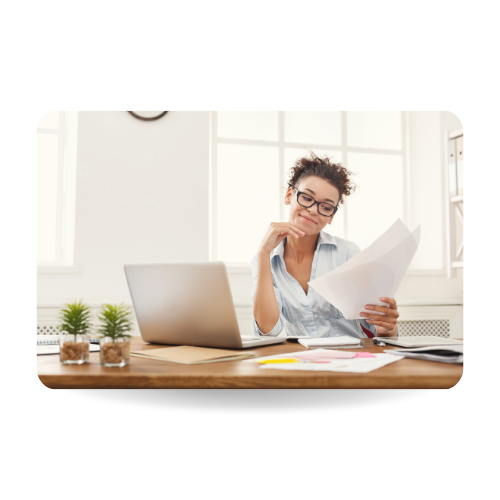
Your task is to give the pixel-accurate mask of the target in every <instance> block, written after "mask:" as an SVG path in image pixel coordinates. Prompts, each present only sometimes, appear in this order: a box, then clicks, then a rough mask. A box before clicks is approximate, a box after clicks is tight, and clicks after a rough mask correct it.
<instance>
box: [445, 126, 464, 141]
mask: <svg viewBox="0 0 500 500" xmlns="http://www.w3.org/2000/svg"><path fill="white" fill-rule="evenodd" d="M462 135H464V129H463V128H461V129H458V130H454V131H453V132H450V133H449V134H448V138H449V139H456V138H457V137H460V136H462Z"/></svg>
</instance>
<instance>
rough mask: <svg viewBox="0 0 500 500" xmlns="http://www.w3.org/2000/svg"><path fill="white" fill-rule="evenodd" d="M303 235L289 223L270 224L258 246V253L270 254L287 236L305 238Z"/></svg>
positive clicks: (302, 232)
mask: <svg viewBox="0 0 500 500" xmlns="http://www.w3.org/2000/svg"><path fill="white" fill-rule="evenodd" d="M305 234H306V233H304V231H301V230H300V229H299V228H298V227H297V226H294V225H293V224H292V223H291V222H271V224H270V226H269V229H268V230H267V232H266V234H265V235H264V238H263V239H262V243H261V244H260V247H259V253H260V252H266V253H271V252H272V251H273V250H274V249H275V248H276V247H277V246H278V245H279V244H280V243H281V242H282V241H283V240H284V239H285V238H286V237H287V236H289V235H290V236H293V237H295V238H301V237H302V236H305Z"/></svg>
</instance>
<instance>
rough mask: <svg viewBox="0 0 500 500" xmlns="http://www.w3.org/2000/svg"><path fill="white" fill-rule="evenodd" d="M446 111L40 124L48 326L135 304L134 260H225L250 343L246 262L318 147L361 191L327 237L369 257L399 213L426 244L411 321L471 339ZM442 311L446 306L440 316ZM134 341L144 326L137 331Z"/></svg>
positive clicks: (412, 290) (412, 287)
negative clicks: (452, 228) (455, 265)
mask: <svg viewBox="0 0 500 500" xmlns="http://www.w3.org/2000/svg"><path fill="white" fill-rule="evenodd" d="M459 128H461V123H460V121H459V119H458V118H457V117H456V116H455V115H454V114H452V113H450V112H446V111H409V112H407V111H350V112H345V111H315V112H308V111H284V112H278V111H247V112H232V111H224V112H209V111H170V112H169V113H167V115H166V116H164V117H163V118H161V119H159V120H157V121H153V122H144V121H140V120H137V119H136V118H134V117H132V116H131V115H130V114H129V113H127V112H125V111H109V112H104V111H82V112H57V111H53V112H49V113H47V114H45V115H44V116H43V117H42V118H41V119H40V122H39V124H38V134H37V137H38V157H37V158H38V163H37V165H38V176H37V179H38V198H37V200H38V201H37V203H38V255H39V257H38V258H39V264H38V317H39V325H55V324H56V323H57V319H56V316H57V312H58V310H59V309H60V307H61V306H62V304H63V303H64V302H67V301H70V300H74V299H77V298H78V299H82V300H85V301H86V302H88V303H89V304H90V305H91V306H92V307H93V309H95V310H97V308H98V307H99V306H100V304H101V303H103V302H106V303H109V302H114V303H118V302H126V303H128V304H130V295H129V291H128V287H127V284H126V280H125V274H124V271H123V265H124V264H130V263H147V262H192V261H201V262H203V261H208V260H222V261H224V262H225V263H226V265H227V268H228V273H229V278H230V284H231V289H232V294H233V299H234V302H235V305H236V308H237V314H238V320H239V324H240V329H241V331H242V333H243V334H247V335H252V334H253V329H252V327H251V297H252V286H253V285H252V280H251V274H250V272H251V269H250V261H251V259H252V256H253V255H254V254H255V253H256V252H257V249H258V247H259V244H260V242H261V240H262V237H263V235H264V233H265V231H266V229H267V227H268V226H269V224H270V223H271V222H273V221H279V220H288V210H287V207H285V205H284V204H283V197H284V194H285V190H286V183H287V181H288V178H289V170H290V168H291V166H292V165H293V164H294V162H295V160H296V159H297V158H299V157H301V156H303V155H305V154H307V151H308V150H309V149H310V150H312V151H314V152H315V153H316V154H319V155H325V154H327V155H330V157H331V158H332V159H333V160H334V161H340V162H342V163H343V164H344V165H345V166H346V167H347V168H348V169H349V170H351V171H352V172H353V173H354V174H355V175H354V178H353V180H354V182H355V183H356V184H357V186H358V189H357V190H356V191H355V193H354V194H353V195H351V196H350V197H347V198H346V202H345V204H343V205H341V207H340V210H339V212H338V213H337V214H336V216H335V218H334V222H333V224H332V225H331V226H327V228H326V231H328V232H330V233H332V234H334V235H337V236H339V237H341V238H346V239H348V240H351V241H354V242H355V243H357V244H358V245H359V246H360V247H361V248H362V249H363V248H366V247H367V246H368V245H369V244H370V243H371V242H373V241H374V240H375V239H376V238H377V237H378V236H380V235H381V234H382V233H383V232H384V231H386V230H387V229H388V228H389V227H390V226H391V225H392V224H393V223H394V221H395V220H396V219H397V218H398V217H399V218H401V219H402V220H403V221H404V222H405V223H406V225H407V226H408V227H409V228H410V229H411V230H413V229H415V227H416V226H417V225H419V224H421V232H422V236H421V243H420V247H419V249H418V251H417V253H416V255H415V258H414V259H413V262H412V264H411V266H410V269H409V270H408V273H407V276H406V277H405V279H404V280H403V283H402V284H401V287H400V289H399V290H398V292H397V294H396V299H397V300H398V304H399V305H400V306H401V311H400V312H401V319H402V320H403V319H406V320H418V319H421V320H427V319H433V318H436V317H438V318H448V319H449V320H450V325H451V330H452V331H451V335H452V336H455V337H460V336H462V335H463V330H462V323H461V321H462V319H461V318H462V295H463V293H462V291H463V279H462V269H459V270H457V271H454V272H453V274H449V273H448V271H447V255H446V248H447V246H446V243H447V242H446V238H447V234H446V224H447V220H446V203H448V199H449V196H448V192H447V187H446V182H445V172H446V169H447V158H446V144H447V140H446V137H447V134H448V133H449V132H451V131H453V130H456V129H459ZM443 308H444V309H443ZM135 332H136V333H138V330H137V327H136V330H135Z"/></svg>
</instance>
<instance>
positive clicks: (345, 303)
mask: <svg viewBox="0 0 500 500" xmlns="http://www.w3.org/2000/svg"><path fill="white" fill-rule="evenodd" d="M419 241H420V226H418V227H417V229H415V231H413V233H410V231H409V230H408V228H407V227H406V226H405V224H404V223H403V222H402V221H401V220H400V219H398V220H397V221H396V222H395V223H394V224H393V225H392V226H391V227H390V228H389V229H388V230H387V231H386V232H385V233H384V234H383V235H382V236H380V238H378V239H377V240H375V241H374V242H373V243H372V244H371V245H370V246H369V247H368V248H366V249H365V250H363V251H362V252H360V253H358V254H357V255H355V256H354V257H353V258H352V259H350V260H348V261H347V262H346V263H345V264H342V265H341V266H340V267H337V269H334V270H333V271H331V272H329V273H327V274H325V275H323V276H321V277H320V278H317V279H315V280H313V281H310V282H309V285H310V286H311V287H312V288H313V289H314V290H315V291H317V292H318V293H319V294H320V295H321V296H322V297H324V298H325V299H326V300H327V301H328V302H330V304H332V305H334V306H335V307H336V308H337V309H338V310H339V311H340V312H341V313H342V314H343V315H344V317H345V318H346V319H363V317H362V316H360V314H359V313H360V312H361V311H365V305H367V304H373V305H380V306H387V304H384V303H383V302H381V301H380V297H394V295H395V293H396V291H397V289H398V288H399V285H400V284H401V281H402V280H403V277H404V275H405V273H406V271H407V269H408V266H409V265H410V262H411V260H412V259H413V256H414V255H415V252H416V251H417V248H418V244H419ZM374 314H377V313H374Z"/></svg>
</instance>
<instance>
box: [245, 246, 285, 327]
mask: <svg viewBox="0 0 500 500" xmlns="http://www.w3.org/2000/svg"><path fill="white" fill-rule="evenodd" d="M258 269H259V264H258V255H257V254H255V255H254V257H253V259H252V280H253V293H252V305H253V302H254V297H255V289H256V287H257V275H258ZM273 285H274V295H275V297H276V302H277V303H278V309H279V312H280V315H279V318H278V321H277V322H276V324H275V325H274V327H273V329H272V330H271V331H270V332H269V333H262V332H261V331H260V330H259V327H258V325H257V322H256V321H255V318H254V317H253V316H252V319H253V330H254V333H255V335H257V336H260V335H265V336H268V335H270V336H274V337H276V336H277V335H279V334H280V333H281V332H282V330H283V328H284V326H285V323H284V321H283V300H282V299H281V293H280V291H279V290H278V288H277V287H276V283H275V282H274V278H273Z"/></svg>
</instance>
